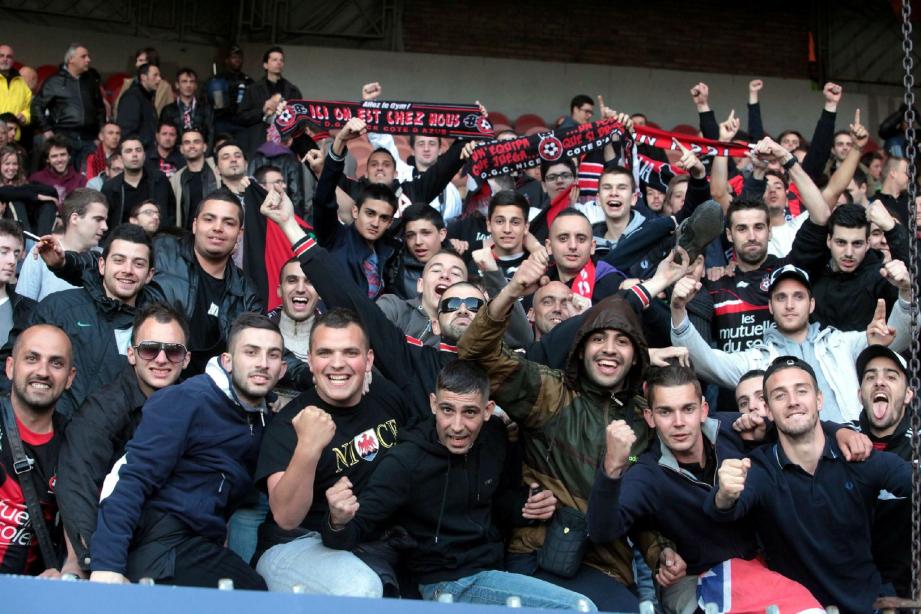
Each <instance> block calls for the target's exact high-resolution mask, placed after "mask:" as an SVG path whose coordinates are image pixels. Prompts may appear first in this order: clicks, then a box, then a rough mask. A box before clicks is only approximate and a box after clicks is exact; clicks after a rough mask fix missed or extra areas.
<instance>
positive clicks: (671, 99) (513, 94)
mask: <svg viewBox="0 0 921 614" xmlns="http://www.w3.org/2000/svg"><path fill="white" fill-rule="evenodd" d="M2 38H3V39H4V41H5V42H9V43H10V44H12V45H13V46H14V48H15V50H16V55H17V58H18V59H19V60H20V61H23V62H24V63H27V64H30V65H32V66H38V65H41V64H56V63H58V62H60V61H61V59H62V56H63V52H64V50H65V48H66V47H67V44H68V43H69V42H70V41H71V40H75V39H76V40H80V41H81V42H84V43H85V44H86V45H87V46H88V47H89V49H90V54H91V56H92V58H93V65H94V66H95V67H96V68H97V69H98V70H99V71H100V72H102V73H103V75H106V74H108V73H111V72H117V71H125V70H128V68H129V65H130V58H131V56H132V54H133V52H134V50H135V49H136V48H137V47H140V46H143V45H144V44H147V43H148V42H149V41H146V40H138V39H136V38H134V37H131V36H126V35H119V34H106V33H98V32H80V33H77V32H73V31H70V30H65V29H59V28H45V27H37V26H31V25H27V24H16V27H15V28H11V29H9V30H8V31H5V32H4V33H3V34H2ZM156 46H157V47H158V48H159V50H160V53H161V56H162V57H163V61H164V71H165V72H166V74H167V75H171V74H173V73H174V72H175V70H176V68H178V67H179V66H184V65H190V66H192V67H193V68H195V69H196V70H197V71H199V74H200V75H206V74H210V70H211V62H212V61H214V59H215V58H216V56H217V50H216V49H215V48H213V47H209V46H205V45H192V44H186V43H169V42H157V43H156ZM244 49H245V52H246V57H247V61H246V69H247V71H248V72H249V73H250V74H251V75H254V76H257V75H261V74H262V67H261V62H260V60H261V55H262V51H263V50H264V46H263V45H250V44H247V45H244ZM286 52H287V67H286V71H285V74H286V76H287V77H288V78H289V79H290V80H291V81H293V82H294V83H295V84H297V85H298V86H299V87H300V88H301V90H302V91H303V92H304V95H305V96H307V97H313V98H326V99H345V100H351V99H357V98H358V97H359V92H360V88H361V85H362V84H363V83H366V82H369V81H380V82H381V84H382V86H383V89H384V95H385V97H387V98H391V99H394V100H420V101H427V102H473V101H474V100H477V99H479V100H480V101H482V102H483V103H484V104H485V105H486V106H487V107H488V108H489V109H491V110H494V111H500V112H502V113H504V114H506V115H507V116H509V118H510V119H511V120H514V119H515V118H516V117H517V116H518V115H520V114H522V113H536V114H538V115H540V116H542V117H544V118H545V119H546V120H547V121H548V122H551V121H553V120H554V119H555V118H557V117H558V116H559V115H561V114H563V113H565V112H567V110H568V109H567V105H568V102H569V100H570V98H571V97H572V96H573V95H574V94H576V93H585V94H588V95H591V96H595V95H596V94H602V95H604V97H605V101H606V103H607V104H608V105H609V106H612V107H614V108H616V109H618V110H622V111H626V112H637V111H642V112H644V113H646V114H647V115H648V116H649V118H650V119H651V120H652V121H655V122H657V123H658V124H659V125H661V126H662V127H664V128H666V129H668V128H671V127H672V126H674V125H675V124H679V123H689V124H694V125H696V123H697V115H696V111H695V109H694V106H693V104H692V103H691V100H690V96H689V95H688V90H689V88H690V87H691V85H693V84H695V83H697V82H698V81H700V80H703V81H705V82H706V83H708V84H709V85H710V91H711V104H712V106H713V108H714V109H715V110H716V111H717V116H718V117H719V118H723V117H725V115H726V114H728V112H729V109H730V108H735V109H736V113H737V114H739V115H741V116H742V118H743V127H744V126H745V117H746V116H745V108H746V102H747V96H748V81H749V80H750V79H751V78H754V77H755V76H756V75H738V74H737V75H730V74H717V73H702V72H695V71H676V70H663V69H650V68H631V67H622V66H604V65H598V64H574V63H563V62H537V61H529V60H520V59H515V60H512V59H500V58H486V57H474V56H449V55H434V54H419V53H396V52H382V51H362V50H349V49H332V48H320V47H293V46H289V47H286ZM743 60H744V58H740V63H741V64H742V65H744V61H743ZM219 67H220V66H219ZM895 94H896V95H897V96H898V97H896V96H890V95H887V94H886V93H883V94H861V93H857V92H855V91H851V90H847V91H846V92H845V96H844V101H843V102H842V105H841V109H840V110H839V119H838V125H839V127H840V128H846V127H847V122H849V121H850V120H851V118H852V117H853V113H854V109H855V108H856V107H858V106H859V107H860V108H861V109H862V111H863V115H862V118H863V121H864V123H865V124H866V125H868V126H869V127H870V130H871V134H874V135H875V132H876V126H877V125H878V123H879V121H880V120H881V119H882V118H883V117H885V116H886V115H887V114H888V113H889V112H891V111H892V110H894V109H895V108H897V107H898V104H899V101H900V94H899V93H897V92H895ZM821 107H822V95H821V92H820V91H818V90H815V89H814V88H813V86H812V84H811V82H809V81H808V80H805V79H783V78H776V77H775V78H766V79H765V88H764V90H763V91H762V108H763V113H764V119H765V126H766V128H767V130H768V131H769V132H772V133H775V134H776V133H778V132H779V131H781V130H783V129H786V128H794V129H798V130H800V131H802V132H803V133H804V134H806V135H807V138H808V136H809V135H810V134H811V132H812V130H813V128H814V126H815V121H816V119H817V118H818V115H819V112H820V110H821Z"/></svg>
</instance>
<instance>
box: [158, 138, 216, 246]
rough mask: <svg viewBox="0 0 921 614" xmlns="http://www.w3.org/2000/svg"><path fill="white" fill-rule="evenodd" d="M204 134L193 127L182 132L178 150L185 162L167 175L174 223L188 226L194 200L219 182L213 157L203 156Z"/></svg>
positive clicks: (190, 227) (195, 206)
mask: <svg viewBox="0 0 921 614" xmlns="http://www.w3.org/2000/svg"><path fill="white" fill-rule="evenodd" d="M205 150H206V146H205V137H204V135H203V133H202V132H201V131H200V130H198V129H197V128H190V129H188V130H185V131H184V132H183V133H182V142H181V144H180V145H179V151H180V152H181V153H182V157H183V158H185V165H184V166H183V167H182V168H181V169H179V170H178V171H177V172H176V173H175V174H174V175H173V176H172V177H170V179H169V183H170V187H172V188H173V196H174V197H175V199H176V225H177V226H179V227H180V228H185V229H186V230H191V229H192V220H193V219H195V214H196V212H197V211H198V203H200V202H201V199H202V198H204V196H205V195H206V194H210V193H211V192H213V191H214V190H216V189H218V188H219V187H220V186H221V175H220V173H219V172H218V170H217V165H216V164H215V163H214V158H212V157H211V156H205Z"/></svg>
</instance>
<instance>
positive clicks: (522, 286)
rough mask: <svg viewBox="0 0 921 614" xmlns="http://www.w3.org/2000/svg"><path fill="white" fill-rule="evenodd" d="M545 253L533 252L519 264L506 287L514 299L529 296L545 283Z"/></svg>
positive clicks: (546, 258)
mask: <svg viewBox="0 0 921 614" xmlns="http://www.w3.org/2000/svg"><path fill="white" fill-rule="evenodd" d="M548 262H549V259H548V256H547V252H546V251H544V250H534V252H532V253H531V255H530V256H528V258H527V259H526V260H525V261H524V262H522V263H521V265H520V266H519V267H518V269H517V270H516V271H515V274H514V275H512V279H511V281H509V282H508V285H507V286H506V287H507V288H508V289H509V291H510V292H511V293H512V295H513V296H514V297H515V298H521V297H522V296H529V295H531V294H533V293H534V292H536V291H537V288H539V287H540V286H542V285H544V284H545V283H547V281H548V280H547V264H548Z"/></svg>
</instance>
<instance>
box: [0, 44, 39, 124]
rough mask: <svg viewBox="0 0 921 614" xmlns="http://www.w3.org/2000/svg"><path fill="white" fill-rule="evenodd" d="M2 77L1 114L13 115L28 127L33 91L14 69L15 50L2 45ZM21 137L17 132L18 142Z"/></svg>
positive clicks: (30, 118)
mask: <svg viewBox="0 0 921 614" xmlns="http://www.w3.org/2000/svg"><path fill="white" fill-rule="evenodd" d="M0 77H3V78H2V79H0V114H3V113H12V114H13V115H15V116H16V119H18V120H19V125H20V126H28V125H29V122H30V121H31V120H32V115H31V114H30V113H29V106H30V105H31V104H32V90H30V89H29V86H28V85H27V84H26V82H25V80H24V79H23V78H22V77H21V76H20V75H19V71H18V70H16V69H15V68H13V48H12V47H10V46H9V45H0ZM19 137H20V131H19V130H16V140H17V141H18V140H19Z"/></svg>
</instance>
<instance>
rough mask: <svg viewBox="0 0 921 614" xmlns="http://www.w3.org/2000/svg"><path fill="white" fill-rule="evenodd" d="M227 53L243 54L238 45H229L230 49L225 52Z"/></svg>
mask: <svg viewBox="0 0 921 614" xmlns="http://www.w3.org/2000/svg"><path fill="white" fill-rule="evenodd" d="M227 55H243V49H242V48H241V47H240V45H236V44H234V45H231V46H230V51H229V52H228V53H227Z"/></svg>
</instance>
